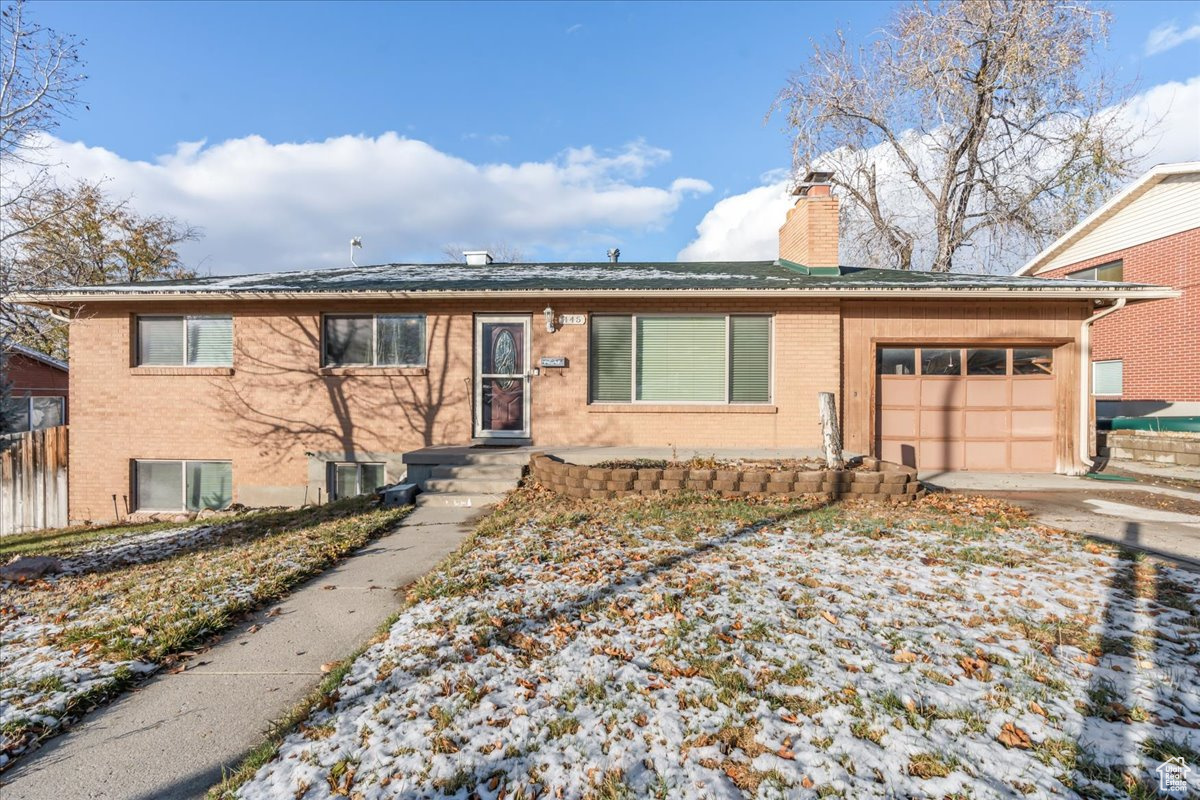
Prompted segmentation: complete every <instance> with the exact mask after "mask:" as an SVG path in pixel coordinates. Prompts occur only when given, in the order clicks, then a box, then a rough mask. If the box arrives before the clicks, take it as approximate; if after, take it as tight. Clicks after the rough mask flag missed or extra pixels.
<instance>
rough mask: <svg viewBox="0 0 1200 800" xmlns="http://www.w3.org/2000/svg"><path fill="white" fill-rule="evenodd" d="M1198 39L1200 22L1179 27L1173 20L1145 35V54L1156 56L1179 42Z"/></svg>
mask: <svg viewBox="0 0 1200 800" xmlns="http://www.w3.org/2000/svg"><path fill="white" fill-rule="evenodd" d="M1197 39H1200V24H1197V25H1192V26H1191V27H1188V28H1183V29H1180V27H1179V26H1178V25H1176V24H1175V22H1174V21H1171V22H1166V23H1163V24H1162V25H1159V26H1158V27H1157V28H1155V29H1154V30H1152V31H1150V35H1149V36H1147V37H1146V55H1148V56H1156V55H1158V54H1159V53H1165V52H1167V51H1168V50H1171V49H1173V48H1176V47H1178V46H1179V45H1181V44H1186V43H1187V42H1191V41H1195V40H1197Z"/></svg>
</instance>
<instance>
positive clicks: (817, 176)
mask: <svg viewBox="0 0 1200 800" xmlns="http://www.w3.org/2000/svg"><path fill="white" fill-rule="evenodd" d="M832 178H833V173H832V172H809V173H808V174H807V175H805V176H804V182H803V183H801V184H800V185H799V186H797V187H796V189H795V190H794V192H793V194H795V195H798V197H799V199H797V200H796V205H795V206H794V207H793V208H791V209H790V210H789V211H788V214H787V219H786V220H785V221H784V223H783V225H782V226H781V227H780V228H779V259H780V260H781V261H790V262H792V263H793V264H799V265H800V266H804V267H810V268H814V267H815V268H830V267H837V266H839V261H838V199H837V198H836V197H834V196H833V194H832V192H831V189H832V186H831V184H830V181H831V180H832Z"/></svg>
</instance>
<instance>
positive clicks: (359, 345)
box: [321, 314, 425, 367]
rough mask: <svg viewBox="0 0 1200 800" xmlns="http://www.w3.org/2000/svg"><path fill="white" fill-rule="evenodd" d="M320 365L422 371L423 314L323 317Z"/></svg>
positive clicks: (423, 345)
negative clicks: (397, 368)
mask: <svg viewBox="0 0 1200 800" xmlns="http://www.w3.org/2000/svg"><path fill="white" fill-rule="evenodd" d="M322 342H323V344H322V353H321V365H322V366H325V367H424V366H425V315H424V314H326V315H325V318H324V323H323V330H322Z"/></svg>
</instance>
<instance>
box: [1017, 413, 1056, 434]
mask: <svg viewBox="0 0 1200 800" xmlns="http://www.w3.org/2000/svg"><path fill="white" fill-rule="evenodd" d="M1012 433H1013V436H1020V437H1025V438H1032V437H1045V436H1051V437H1053V436H1054V411H1053V410H1052V409H1038V410H1034V411H1025V410H1018V409H1015V408H1014V409H1013V412H1012Z"/></svg>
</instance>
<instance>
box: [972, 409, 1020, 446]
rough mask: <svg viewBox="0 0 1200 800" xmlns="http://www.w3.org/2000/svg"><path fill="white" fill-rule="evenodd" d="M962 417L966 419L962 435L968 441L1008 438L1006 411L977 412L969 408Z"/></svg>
mask: <svg viewBox="0 0 1200 800" xmlns="http://www.w3.org/2000/svg"><path fill="white" fill-rule="evenodd" d="M964 417H965V418H966V427H965V429H964V433H965V435H966V438H967V439H968V440H971V439H998V438H1007V437H1008V434H1009V431H1008V410H1007V409H1005V410H1004V411H995V410H992V411H979V410H976V409H970V408H969V409H967V410H966V412H965V414H964Z"/></svg>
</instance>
